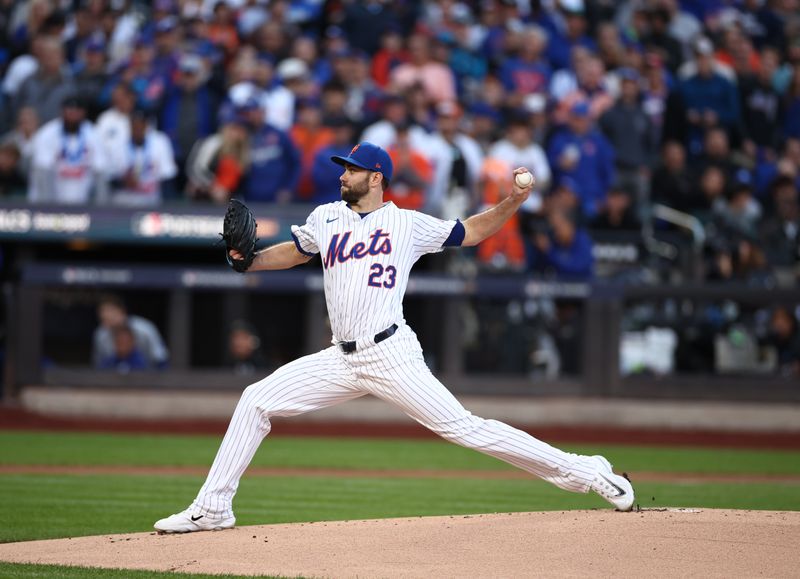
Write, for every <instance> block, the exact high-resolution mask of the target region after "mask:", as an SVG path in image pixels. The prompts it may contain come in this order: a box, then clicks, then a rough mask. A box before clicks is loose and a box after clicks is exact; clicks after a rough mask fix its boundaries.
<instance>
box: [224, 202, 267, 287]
mask: <svg viewBox="0 0 800 579" xmlns="http://www.w3.org/2000/svg"><path fill="white" fill-rule="evenodd" d="M257 228H258V224H257V223H256V218H255V217H254V216H253V212H252V211H250V209H248V208H247V205H245V204H244V203H242V202H241V201H237V200H236V199H231V200H230V201H229V202H228V209H227V211H225V219H224V221H223V222H222V241H224V242H225V259H227V260H228V265H230V266H231V267H232V268H233V269H234V271H238V272H239V273H244V272H246V271H247V269H248V268H249V267H250V266H251V265H252V263H253V260H254V259H255V258H256V242H257V241H258V238H257V237H256V229H257ZM232 249H234V250H236V251H237V252H238V253H239V254H240V255H241V256H242V257H241V259H233V258H232V257H231V255H230V251H231V250H232Z"/></svg>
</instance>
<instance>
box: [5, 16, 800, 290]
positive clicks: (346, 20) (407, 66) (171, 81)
mask: <svg viewBox="0 0 800 579" xmlns="http://www.w3.org/2000/svg"><path fill="white" fill-rule="evenodd" d="M0 77H1V78H2V81H1V82H0V85H1V86H0V89H1V90H2V109H1V111H2V114H0V133H1V134H2V136H0V195H2V196H15V195H16V196H24V197H27V199H29V200H30V201H31V202H50V203H65V204H66V203H70V204H85V203H93V202H97V203H111V204H117V205H123V206H129V207H130V206H134V207H142V206H153V205H157V204H159V203H161V202H162V201H163V200H176V199H184V200H190V201H196V202H211V203H224V202H226V201H227V200H228V199H229V198H230V197H231V196H237V197H239V198H242V199H244V200H246V201H259V202H275V203H324V202H328V201H331V200H336V199H338V198H339V183H338V177H339V169H338V167H337V166H336V165H334V164H332V163H330V162H329V161H328V159H329V157H330V156H331V155H332V154H343V153H346V152H348V151H349V150H350V148H351V147H352V146H353V145H354V144H355V143H357V142H359V141H361V140H368V141H371V142H373V143H376V144H378V145H381V146H383V147H385V148H386V149H387V150H389V151H390V154H391V156H392V159H393V161H394V163H395V178H394V180H393V182H392V184H391V189H390V190H389V192H388V194H387V197H388V198H389V199H390V200H392V201H394V202H395V203H396V204H397V205H398V206H401V207H406V208H411V209H421V210H424V211H426V212H429V213H432V214H434V215H437V216H441V217H444V218H462V217H465V216H466V215H468V214H470V213H472V212H474V211H476V210H479V209H480V208H481V207H484V206H486V205H488V204H491V203H495V202H496V201H498V200H499V199H500V198H502V196H503V195H505V194H506V192H507V191H508V189H509V187H510V183H509V175H510V171H511V169H512V168H514V167H517V166H520V165H524V166H527V167H529V168H530V169H531V170H532V172H533V173H534V174H535V175H536V178H537V185H536V189H535V191H534V194H533V195H532V197H531V198H530V200H529V202H528V204H527V205H526V207H525V211H524V212H522V213H521V214H520V216H519V219H515V220H514V221H512V222H511V223H510V224H509V225H508V226H507V227H506V228H505V229H504V230H503V231H502V232H501V233H500V234H498V235H497V236H495V237H493V238H492V239H491V240H489V241H488V242H487V243H485V244H484V245H483V246H481V248H480V250H479V253H478V255H477V262H478V263H479V264H480V265H481V266H484V267H487V268H500V269H504V270H527V271H538V272H543V273H548V272H549V273H554V274H557V275H560V276H571V277H576V278H586V277H589V276H591V275H592V272H593V255H592V235H590V234H589V233H587V231H589V232H593V231H639V230H640V229H641V227H642V221H643V220H648V219H650V210H651V208H652V206H653V204H656V203H658V204H662V205H666V206H668V207H670V208H673V209H676V210H678V211H680V212H682V213H685V214H688V215H691V216H693V217H695V218H697V219H699V220H700V222H701V223H702V225H703V226H704V227H705V228H706V231H707V232H708V237H707V239H708V242H707V247H706V257H707V262H708V263H707V267H706V271H707V276H708V277H710V278H713V279H721V280H741V281H745V282H748V283H759V284H769V283H771V276H772V268H773V267H779V268H789V269H790V270H792V271H796V268H797V264H798V262H800V236H799V235H798V229H799V226H800V211H799V210H798V183H800V173H799V171H800V11H798V2H797V1H796V0H770V1H767V0H728V1H726V0H707V1H692V0H684V1H678V0H629V1H625V2H610V1H608V0H592V1H590V0H540V1H536V0H533V1H527V0H473V1H462V2H454V1H452V0H438V1H430V2H420V1H413V0H399V1H393V2H389V1H388V0H366V1H362V2H355V1H348V0H339V1H327V2H324V1H322V0H154V1H153V2H142V1H139V0H27V1H20V0H0ZM792 268H794V269H792Z"/></svg>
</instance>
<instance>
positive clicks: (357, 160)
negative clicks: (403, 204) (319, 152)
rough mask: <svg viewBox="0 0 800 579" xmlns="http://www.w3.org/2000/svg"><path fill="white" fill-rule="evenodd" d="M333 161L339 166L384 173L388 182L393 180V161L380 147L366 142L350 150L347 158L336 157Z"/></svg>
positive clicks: (332, 158)
mask: <svg viewBox="0 0 800 579" xmlns="http://www.w3.org/2000/svg"><path fill="white" fill-rule="evenodd" d="M331 161H333V162H334V163H336V164H337V165H353V166H355V167H361V168H362V169H366V170H368V171H376V172H378V173H382V174H383V176H384V177H385V178H386V180H387V181H389V180H391V178H392V159H391V157H389V153H387V152H386V151H384V150H383V149H382V148H381V147H379V146H378V145H374V144H372V143H368V142H366V141H364V142H363V143H359V144H358V145H356V146H355V147H353V148H352V149H351V150H350V154H349V155H348V156H347V157H341V156H338V155H335V156H333V157H331Z"/></svg>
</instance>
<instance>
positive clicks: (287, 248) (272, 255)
mask: <svg viewBox="0 0 800 579" xmlns="http://www.w3.org/2000/svg"><path fill="white" fill-rule="evenodd" d="M229 253H230V255H231V257H232V258H233V259H242V258H243V256H242V255H241V254H240V253H239V252H238V251H236V250H235V249H231V250H230V252H229ZM312 257H313V255H304V254H302V253H300V251H298V249H297V246H296V245H295V244H294V242H292V241H286V242H284V243H278V244H276V245H272V246H270V247H268V248H266V249H262V250H261V251H259V252H258V253H257V254H256V258H255V259H254V260H253V264H252V265H251V266H250V267H249V268H248V269H247V271H248V272H250V271H266V270H273V269H289V268H291V267H294V266H296V265H300V264H302V263H306V262H307V261H308V260H310V259H311V258H312Z"/></svg>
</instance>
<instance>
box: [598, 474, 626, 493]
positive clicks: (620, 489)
mask: <svg viewBox="0 0 800 579" xmlns="http://www.w3.org/2000/svg"><path fill="white" fill-rule="evenodd" d="M600 476H601V477H603V480H605V481H606V482H607V483H608V484H610V485H611V486H612V487H614V488H615V489H617V492H618V493H619V496H621V497H624V496H625V489H623V488H621V487H620V486H619V485H616V484H614V483H613V482H612V481H610V480H609V479H608V477H606V476H605V475H604V474H602V473H601V474H600Z"/></svg>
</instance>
